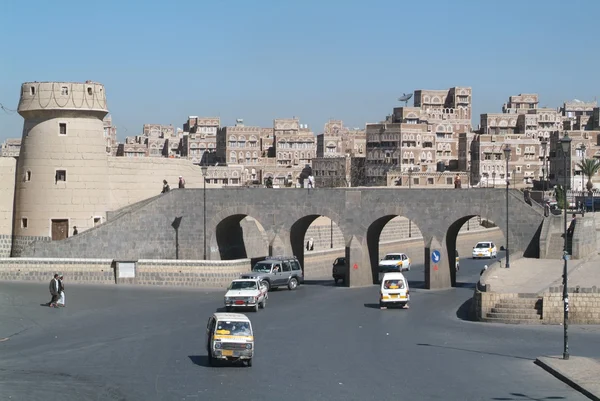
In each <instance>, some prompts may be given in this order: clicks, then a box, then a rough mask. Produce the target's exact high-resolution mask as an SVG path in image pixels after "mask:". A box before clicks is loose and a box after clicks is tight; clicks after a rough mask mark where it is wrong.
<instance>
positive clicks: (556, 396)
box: [0, 259, 600, 401]
mask: <svg viewBox="0 0 600 401" xmlns="http://www.w3.org/2000/svg"><path fill="white" fill-rule="evenodd" d="M486 263H488V261H472V260H469V259H463V260H461V269H460V272H459V276H458V281H459V287H458V288H454V289H451V290H444V291H427V290H422V289H419V288H417V287H418V286H419V284H420V283H421V282H422V280H423V268H422V266H413V269H412V271H410V272H407V273H406V275H407V276H408V278H409V280H411V283H412V290H411V301H412V303H411V308H410V309H408V310H405V309H388V310H380V309H379V308H378V304H377V303H378V293H379V291H378V287H376V286H372V287H367V288H360V289H348V288H342V287H335V286H333V282H332V280H331V281H327V282H318V283H313V284H311V285H305V286H301V287H300V288H299V289H298V290H296V291H288V290H286V289H283V290H276V291H273V292H271V293H270V297H269V301H268V305H267V308H266V309H265V310H260V311H259V312H258V313H254V312H247V315H248V316H249V317H250V318H251V319H252V322H253V325H254V329H255V339H256V356H255V359H254V366H253V367H251V368H247V367H237V366H221V367H216V368H211V367H209V366H208V363H207V358H206V353H205V348H204V338H205V328H206V322H207V319H208V317H209V316H210V314H211V313H213V312H214V311H216V310H217V309H219V308H221V306H222V300H223V295H224V291H214V290H211V291H207V290H190V289H185V290H180V289H173V288H156V287H153V288H148V287H144V288H140V287H127V286H118V287H117V286H87V285H72V284H69V282H68V277H67V281H65V284H66V288H67V294H66V295H67V307H66V308H63V309H53V308H48V307H43V306H40V304H42V303H44V302H47V301H48V299H49V294H48V289H47V287H48V286H47V284H46V283H43V284H39V283H38V284H33V283H15V282H12V283H7V282H3V283H0V299H2V300H3V303H4V308H3V309H2V310H1V311H0V355H1V358H0V400H11V401H13V400H27V401H32V400H44V401H54V400H57V401H71V400H73V401H83V400H95V401H107V400H144V401H148V400H151V401H154V400H157V401H158V400H225V399H239V400H289V401H294V400H314V401H317V400H361V401H367V400H377V401H382V400H550V399H552V400H561V399H563V400H585V399H586V398H585V397H584V396H583V395H581V394H579V393H577V392H576V391H574V390H572V389H571V388H569V387H567V386H566V385H565V384H563V383H562V382H560V381H559V380H557V379H555V378H554V377H552V376H551V375H550V374H548V373H546V372H545V371H543V370H542V369H541V368H539V367H537V366H535V365H534V360H535V358H536V357H538V356H540V355H557V354H560V353H561V352H562V339H563V337H562V327H560V326H514V325H500V324H489V323H478V322H470V321H467V320H464V319H463V318H464V309H465V308H466V306H467V305H466V304H465V302H466V301H468V300H469V299H470V298H471V296H472V294H473V284H474V283H475V281H476V279H477V277H478V276H479V272H480V270H481V268H482V266H483V265H484V264H486ZM49 279H50V278H49ZM599 334H600V327H598V326H571V327H570V345H571V354H572V355H580V356H590V357H600V335H599ZM3 337H4V338H8V339H6V340H4V341H2V339H3Z"/></svg>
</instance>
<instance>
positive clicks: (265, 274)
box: [242, 256, 304, 290]
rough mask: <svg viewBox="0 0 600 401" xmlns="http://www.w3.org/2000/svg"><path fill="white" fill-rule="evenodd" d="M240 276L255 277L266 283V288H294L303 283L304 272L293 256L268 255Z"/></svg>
mask: <svg viewBox="0 0 600 401" xmlns="http://www.w3.org/2000/svg"><path fill="white" fill-rule="evenodd" d="M242 278H257V279H259V280H261V281H263V282H264V283H265V284H266V285H267V290H270V289H271V288H277V287H284V286H287V288H289V289H290V290H295V289H296V288H297V287H298V285H300V284H304V273H303V272H302V267H301V266H300V262H298V259H296V257H295V256H290V257H287V256H269V257H267V258H266V259H265V260H263V261H260V262H257V263H256V264H255V265H254V267H253V268H252V272H250V273H244V274H242Z"/></svg>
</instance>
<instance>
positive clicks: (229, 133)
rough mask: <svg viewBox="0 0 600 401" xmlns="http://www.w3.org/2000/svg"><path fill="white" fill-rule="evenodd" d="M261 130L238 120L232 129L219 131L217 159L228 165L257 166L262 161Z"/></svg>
mask: <svg viewBox="0 0 600 401" xmlns="http://www.w3.org/2000/svg"><path fill="white" fill-rule="evenodd" d="M260 135H261V128H260V127H257V126H247V125H245V124H244V120H242V119H238V120H237V122H236V124H235V125H234V126H232V127H222V128H220V129H219V130H218V131H217V159H218V160H219V161H220V162H222V163H226V164H228V165H229V164H241V165H244V166H251V165H252V166H257V165H258V164H259V163H260V162H261V159H262V152H261V141H260Z"/></svg>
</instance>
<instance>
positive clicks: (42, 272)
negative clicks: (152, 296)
mask: <svg viewBox="0 0 600 401" xmlns="http://www.w3.org/2000/svg"><path fill="white" fill-rule="evenodd" d="M248 271H250V259H242V260H227V261H214V260H213V261H199V260H186V261H182V260H139V261H138V262H137V264H136V277H135V278H133V279H119V278H117V277H116V274H115V262H114V261H113V260H112V259H46V258H2V259H0V280H6V281H12V280H14V281H42V282H46V281H47V282H50V280H51V279H52V276H53V275H54V274H55V273H62V274H63V275H64V276H65V284H66V285H68V284H67V283H72V282H76V283H85V284H116V283H123V284H140V285H157V286H161V285H169V286H186V287H200V288H225V287H227V286H228V285H229V284H230V283H231V280H233V279H235V278H239V277H240V274H241V273H245V272H248Z"/></svg>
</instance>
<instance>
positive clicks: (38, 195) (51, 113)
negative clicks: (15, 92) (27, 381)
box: [12, 81, 110, 256]
mask: <svg viewBox="0 0 600 401" xmlns="http://www.w3.org/2000/svg"><path fill="white" fill-rule="evenodd" d="M18 110H19V114H20V115H21V116H22V117H23V118H24V119H25V121H24V124H23V137H22V142H21V143H22V144H21V153H20V155H19V159H18V163H17V177H16V181H17V182H16V187H15V203H14V220H13V244H12V256H19V254H20V251H21V249H22V248H23V246H25V245H27V244H28V243H31V242H32V241H35V240H61V239H65V238H67V237H69V236H71V235H73V228H74V227H75V226H76V227H77V230H78V231H79V232H82V231H84V230H85V229H88V228H91V227H93V226H94V225H97V224H100V223H101V222H103V221H104V219H105V216H106V211H107V209H108V204H109V198H110V190H109V174H108V155H107V151H106V140H105V139H104V128H103V124H102V119H103V118H104V116H105V115H106V114H107V113H108V109H107V106H106V93H105V91H104V86H103V85H101V84H98V83H95V82H90V81H88V82H85V83H71V82H27V83H24V84H23V85H22V87H21V98H20V101H19V109H18Z"/></svg>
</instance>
